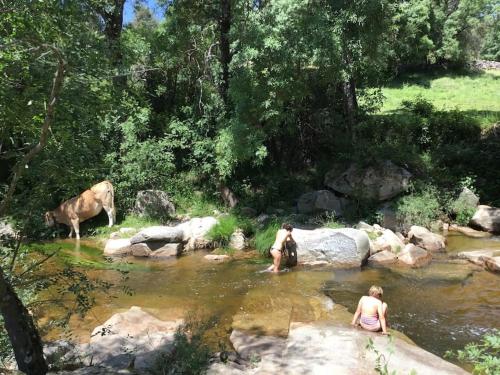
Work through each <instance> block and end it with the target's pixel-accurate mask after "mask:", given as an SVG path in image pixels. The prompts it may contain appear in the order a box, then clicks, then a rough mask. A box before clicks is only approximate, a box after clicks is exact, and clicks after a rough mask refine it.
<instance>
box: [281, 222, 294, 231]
mask: <svg viewBox="0 0 500 375" xmlns="http://www.w3.org/2000/svg"><path fill="white" fill-rule="evenodd" d="M281 229H285V230H287V231H288V232H291V231H292V230H293V227H292V225H291V224H287V223H284V224H283V225H282V226H281Z"/></svg>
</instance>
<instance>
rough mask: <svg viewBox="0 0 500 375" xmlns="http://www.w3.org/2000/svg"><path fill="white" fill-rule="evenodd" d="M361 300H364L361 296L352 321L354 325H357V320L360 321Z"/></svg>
mask: <svg viewBox="0 0 500 375" xmlns="http://www.w3.org/2000/svg"><path fill="white" fill-rule="evenodd" d="M361 301H363V297H361V298H360V299H359V302H358V308H357V309H356V312H355V313H354V316H353V318H352V322H351V324H352V325H353V326H357V321H358V318H359V316H360V315H361Z"/></svg>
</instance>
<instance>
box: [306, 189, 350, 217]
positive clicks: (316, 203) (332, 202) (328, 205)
mask: <svg viewBox="0 0 500 375" xmlns="http://www.w3.org/2000/svg"><path fill="white" fill-rule="evenodd" d="M346 205H347V200H346V199H344V198H339V197H337V196H335V194H333V193H332V192H331V191H329V190H318V191H312V192H309V193H305V194H303V195H301V196H300V198H299V200H298V202H297V209H298V211H299V213H301V214H317V213H322V212H334V213H335V215H336V216H342V213H343V210H344V207H345V206H346Z"/></svg>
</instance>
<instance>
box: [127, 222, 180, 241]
mask: <svg viewBox="0 0 500 375" xmlns="http://www.w3.org/2000/svg"><path fill="white" fill-rule="evenodd" d="M183 237H184V232H183V231H182V228H179V227H166V226H155V227H149V228H145V229H143V230H141V231H140V232H139V233H137V234H136V235H135V236H133V237H132V238H131V239H130V242H131V243H132V244H135V243H140V242H151V241H162V242H182V240H183Z"/></svg>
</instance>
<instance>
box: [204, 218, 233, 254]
mask: <svg viewBox="0 0 500 375" xmlns="http://www.w3.org/2000/svg"><path fill="white" fill-rule="evenodd" d="M236 228H238V218H237V217H236V216H233V215H226V216H222V217H221V218H219V222H218V223H217V224H215V225H214V226H213V227H212V228H211V229H210V230H209V231H208V233H207V237H208V238H209V239H210V240H211V241H216V242H218V243H219V245H220V246H226V245H227V244H228V243H229V240H230V239H231V235H232V234H233V232H234V231H235V230H236Z"/></svg>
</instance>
